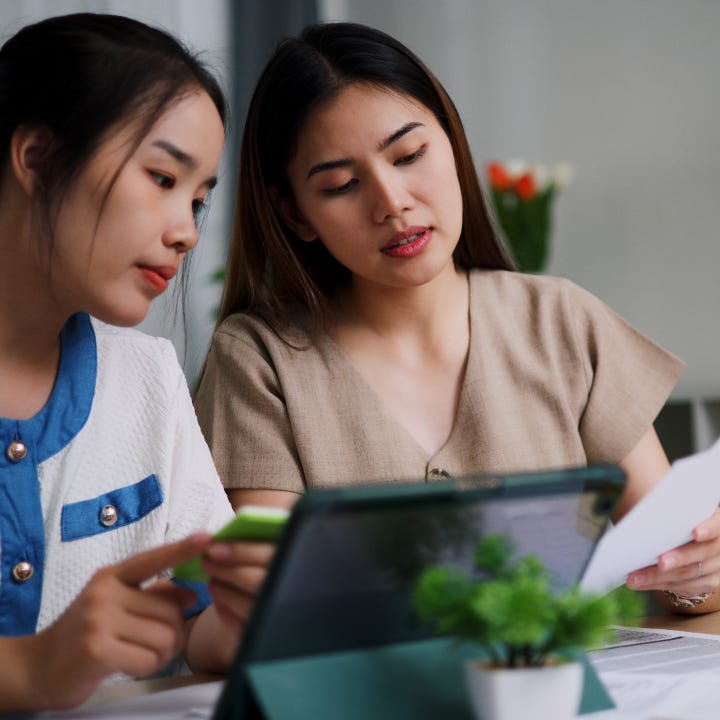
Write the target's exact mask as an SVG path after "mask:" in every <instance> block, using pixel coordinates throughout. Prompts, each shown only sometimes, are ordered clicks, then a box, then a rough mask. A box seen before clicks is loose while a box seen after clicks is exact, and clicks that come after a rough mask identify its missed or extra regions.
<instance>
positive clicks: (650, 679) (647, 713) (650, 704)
mask: <svg viewBox="0 0 720 720" xmlns="http://www.w3.org/2000/svg"><path fill="white" fill-rule="evenodd" d="M619 630H620V637H621V639H622V642H621V643H619V644H614V645H609V646H607V647H606V648H602V649H600V650H595V651H593V652H591V653H590V662H591V663H592V664H593V666H594V668H595V670H596V671H597V673H598V674H599V675H600V679H601V680H602V682H603V685H604V686H605V688H606V689H607V690H608V692H609V693H610V695H611V696H612V699H613V701H614V702H615V705H616V709H615V711H607V714H606V713H605V712H603V713H597V714H590V715H588V716H586V717H587V720H590V719H591V718H592V720H595V718H596V717H597V718H598V720H600V718H602V719H603V720H605V718H606V717H607V718H608V720H615V718H616V717H617V718H618V720H620V718H625V717H627V716H628V715H629V716H630V717H642V718H644V719H645V720H650V719H652V718H673V720H697V718H716V717H717V708H718V705H720V686H719V685H718V682H717V673H718V670H720V636H718V635H708V634H705V633H693V632H683V631H678V630H650V629H637V628H620V629H619ZM615 713H617V715H616V714H615Z"/></svg>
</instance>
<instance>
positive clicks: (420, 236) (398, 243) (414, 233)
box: [380, 227, 432, 258]
mask: <svg viewBox="0 0 720 720" xmlns="http://www.w3.org/2000/svg"><path fill="white" fill-rule="evenodd" d="M431 238H432V228H429V227H409V228H405V230H401V231H400V232H396V233H395V234H394V235H393V236H392V237H391V238H390V241H389V242H388V243H387V244H386V245H385V246H384V247H382V248H380V252H381V253H383V254H384V255H388V256H390V257H394V258H411V257H415V255H417V254H418V253H420V252H422V251H423V250H424V249H425V246H426V245H427V244H428V243H429V242H430V239H431Z"/></svg>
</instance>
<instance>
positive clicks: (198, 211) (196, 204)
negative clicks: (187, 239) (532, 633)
mask: <svg viewBox="0 0 720 720" xmlns="http://www.w3.org/2000/svg"><path fill="white" fill-rule="evenodd" d="M206 208H207V202H206V198H198V199H196V200H193V204H192V213H193V218H194V219H195V225H199V224H200V220H201V216H202V214H203V212H204V211H205V209H206Z"/></svg>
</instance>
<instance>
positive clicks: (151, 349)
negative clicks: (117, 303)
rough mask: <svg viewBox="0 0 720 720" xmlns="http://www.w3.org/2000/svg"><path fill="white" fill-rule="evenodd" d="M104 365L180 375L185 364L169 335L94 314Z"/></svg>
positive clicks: (120, 368) (99, 350)
mask: <svg viewBox="0 0 720 720" xmlns="http://www.w3.org/2000/svg"><path fill="white" fill-rule="evenodd" d="M91 321H92V327H93V331H94V332H95V338H96V342H97V349H98V359H99V360H100V361H101V365H104V366H106V367H112V368H113V371H117V370H124V371H125V372H129V373H131V374H133V375H151V376H158V375H162V376H164V377H167V378H178V377H180V375H182V368H181V367H180V363H179V361H178V358H177V353H176V352H175V348H174V346H173V344H172V342H170V340H168V339H167V338H163V337H155V336H153V335H147V334H145V333H143V332H141V331H140V330H136V329H134V328H125V327H117V326H115V325H108V324H107V323H104V322H102V321H100V320H98V319H96V318H91Z"/></svg>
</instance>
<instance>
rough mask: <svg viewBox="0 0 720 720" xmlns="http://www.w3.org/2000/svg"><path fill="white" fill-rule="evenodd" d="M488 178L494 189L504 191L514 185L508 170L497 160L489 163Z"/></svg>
mask: <svg viewBox="0 0 720 720" xmlns="http://www.w3.org/2000/svg"><path fill="white" fill-rule="evenodd" d="M487 175H488V180H489V181H490V186H491V187H492V188H493V189H494V190H498V191H500V192H502V191H503V190H509V189H510V188H511V187H512V180H511V179H510V176H509V175H508V173H507V170H505V168H504V167H503V166H502V165H501V164H500V163H497V162H494V163H489V164H488V166H487Z"/></svg>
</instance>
